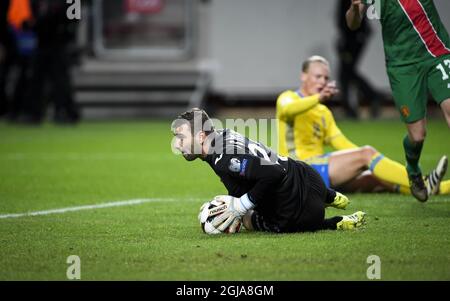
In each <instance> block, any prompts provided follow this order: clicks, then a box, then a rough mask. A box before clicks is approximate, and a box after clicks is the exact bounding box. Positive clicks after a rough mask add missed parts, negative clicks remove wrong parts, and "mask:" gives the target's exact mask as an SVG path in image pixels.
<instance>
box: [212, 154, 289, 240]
mask: <svg viewBox="0 0 450 301" xmlns="http://www.w3.org/2000/svg"><path fill="white" fill-rule="evenodd" d="M241 159H242V160H247V162H248V163H247V164H248V165H247V166H246V169H245V170H243V171H241V172H239V173H238V174H237V175H235V176H236V177H244V178H245V179H247V180H250V181H252V182H254V183H255V184H254V186H253V188H252V189H250V191H248V192H247V193H245V194H244V195H242V196H241V197H240V198H234V197H230V196H229V197H226V199H225V200H224V201H225V202H227V203H228V208H227V209H226V211H225V212H223V213H222V214H221V216H220V218H217V219H216V220H215V221H214V226H215V227H217V228H218V229H219V230H220V231H224V230H225V229H227V228H228V227H229V226H230V225H232V224H233V223H235V220H236V219H242V217H243V216H244V215H245V214H246V213H247V212H248V211H249V210H250V209H253V208H254V207H255V206H256V205H257V204H258V203H260V202H262V201H263V200H264V198H265V196H266V195H267V194H268V193H269V192H270V191H271V190H273V189H275V187H276V186H277V185H278V184H279V183H280V181H281V180H282V179H283V178H284V176H285V175H286V170H285V169H284V168H283V167H282V166H281V165H279V164H268V162H267V161H264V160H263V159H260V158H257V157H254V156H243V158H241ZM229 232H231V233H232V232H233V228H231V227H230V231H229Z"/></svg>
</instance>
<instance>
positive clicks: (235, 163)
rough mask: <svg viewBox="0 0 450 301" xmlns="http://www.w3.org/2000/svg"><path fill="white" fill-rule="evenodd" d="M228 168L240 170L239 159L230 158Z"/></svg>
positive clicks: (235, 170) (232, 170)
mask: <svg viewBox="0 0 450 301" xmlns="http://www.w3.org/2000/svg"><path fill="white" fill-rule="evenodd" d="M228 168H229V169H230V171H231V172H240V171H241V161H239V159H238V158H231V160H230V165H228Z"/></svg>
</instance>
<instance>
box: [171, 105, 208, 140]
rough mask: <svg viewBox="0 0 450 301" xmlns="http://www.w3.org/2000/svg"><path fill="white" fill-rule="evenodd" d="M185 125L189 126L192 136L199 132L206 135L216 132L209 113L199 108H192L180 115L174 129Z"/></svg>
mask: <svg viewBox="0 0 450 301" xmlns="http://www.w3.org/2000/svg"><path fill="white" fill-rule="evenodd" d="M185 123H188V124H189V126H190V128H191V133H192V135H195V134H197V133H198V132H199V131H203V132H205V133H206V135H209V134H211V133H212V132H214V124H213V122H212V120H211V118H209V116H208V113H206V111H205V110H202V109H199V108H192V109H190V110H188V111H186V112H183V113H181V114H180V115H178V116H177V119H175V121H174V122H173V123H172V129H174V128H176V127H179V126H181V125H182V124H185Z"/></svg>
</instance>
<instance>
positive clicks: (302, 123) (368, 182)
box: [277, 56, 450, 195]
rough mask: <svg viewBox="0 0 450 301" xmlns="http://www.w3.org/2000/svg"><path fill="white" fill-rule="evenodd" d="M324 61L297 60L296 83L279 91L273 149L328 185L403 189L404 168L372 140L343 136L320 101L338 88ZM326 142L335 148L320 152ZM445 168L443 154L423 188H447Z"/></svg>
mask: <svg viewBox="0 0 450 301" xmlns="http://www.w3.org/2000/svg"><path fill="white" fill-rule="evenodd" d="M329 73H330V65H329V63H328V61H327V60H326V59H325V58H323V57H320V56H313V57H310V58H309V59H307V60H306V61H305V62H304V63H303V66H302V73H301V82H302V83H301V86H300V88H299V89H298V90H297V91H291V90H289V91H285V92H283V93H282V94H281V95H280V96H279V97H278V100H277V119H278V130H279V135H278V139H279V150H278V152H279V154H280V155H282V156H289V157H291V158H294V159H300V160H304V161H306V162H307V163H309V164H310V165H311V166H312V167H314V168H315V169H316V170H317V171H318V172H319V173H320V175H321V176H322V178H323V179H324V181H325V183H326V184H327V185H328V186H329V187H334V188H336V189H341V190H345V191H361V192H372V191H375V190H377V189H382V190H388V191H400V192H404V193H408V192H409V181H408V174H407V172H406V168H405V167H404V166H403V165H401V164H400V163H398V162H395V161H393V160H391V159H389V158H387V157H386V156H384V155H382V154H381V153H379V152H378V151H377V150H376V149H375V148H374V147H372V146H363V147H358V146H357V145H355V144H354V143H353V142H351V141H350V140H349V139H347V137H345V136H344V134H343V133H342V131H341V130H340V129H339V128H338V126H337V125H336V122H335V120H334V117H333V114H332V112H331V111H330V110H329V109H328V108H327V107H326V106H325V105H323V104H322V103H324V102H326V101H327V100H329V99H330V98H332V97H333V96H334V95H335V94H337V93H338V90H337V88H336V85H335V83H334V82H330V78H329ZM326 145H329V146H331V147H332V148H333V149H334V150H335V152H332V153H325V149H324V147H325V146H326ZM446 168H447V158H446V157H445V156H444V157H442V158H441V160H440V161H439V163H438V166H437V168H436V169H435V170H433V171H432V172H431V173H430V175H429V176H428V177H427V181H426V183H427V188H428V194H430V195H431V194H437V193H441V194H448V193H450V181H445V182H442V183H441V180H442V178H443V177H444V175H445V172H446Z"/></svg>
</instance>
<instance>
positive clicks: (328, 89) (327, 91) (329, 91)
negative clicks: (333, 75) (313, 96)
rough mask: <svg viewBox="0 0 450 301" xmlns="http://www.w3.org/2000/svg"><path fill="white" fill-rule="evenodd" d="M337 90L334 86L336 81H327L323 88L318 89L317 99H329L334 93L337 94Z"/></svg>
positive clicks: (321, 100)
mask: <svg viewBox="0 0 450 301" xmlns="http://www.w3.org/2000/svg"><path fill="white" fill-rule="evenodd" d="M338 93H339V90H338V89H337V87H336V82H335V81H332V82H329V83H328V84H327V85H326V86H325V88H323V89H322V91H320V95H319V100H320V102H326V101H328V100H330V99H331V98H332V97H333V96H334V95H336V94H338Z"/></svg>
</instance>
